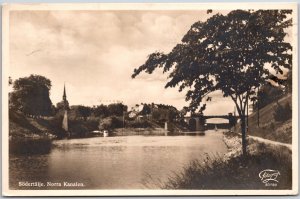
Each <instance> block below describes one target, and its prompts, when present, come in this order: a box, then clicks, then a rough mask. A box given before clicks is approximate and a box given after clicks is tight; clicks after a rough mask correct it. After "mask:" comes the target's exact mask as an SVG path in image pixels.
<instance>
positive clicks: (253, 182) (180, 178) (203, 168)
mask: <svg viewBox="0 0 300 199" xmlns="http://www.w3.org/2000/svg"><path fill="white" fill-rule="evenodd" d="M223 136H224V142H225V144H226V145H227V147H228V153H226V154H225V155H224V156H220V155H216V156H213V157H211V156H208V155H206V157H205V158H204V161H203V162H201V161H199V160H194V161H192V162H190V163H189V164H188V165H187V166H185V167H184V168H183V171H182V172H179V173H176V172H175V173H174V174H173V175H172V176H170V177H169V178H168V180H167V181H166V182H163V183H161V182H160V181H159V180H158V181H156V180H153V182H154V183H155V182H160V184H159V186H160V187H161V188H162V189H197V190H201V189H206V190H207V189H213V190H214V189H221V190H226V189H227V190H228V189H291V188H292V152H291V150H290V149H289V148H287V147H284V146H276V145H271V144H265V143H260V142H257V141H255V140H252V139H247V141H248V148H247V150H248V154H247V155H246V156H243V155H242V147H241V144H242V143H241V136H240V135H238V134H235V133H231V132H229V131H226V132H224V135H223ZM265 169H273V170H278V171H279V172H280V175H279V177H278V183H272V182H270V183H266V184H265V183H263V182H262V181H261V179H260V178H259V173H260V172H261V171H263V170H265ZM153 182H150V183H153ZM145 186H146V187H147V186H148V185H147V184H146V185H145Z"/></svg>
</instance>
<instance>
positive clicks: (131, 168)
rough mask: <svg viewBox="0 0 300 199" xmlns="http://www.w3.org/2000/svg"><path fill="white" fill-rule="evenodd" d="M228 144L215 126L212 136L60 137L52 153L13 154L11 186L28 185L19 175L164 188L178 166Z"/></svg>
mask: <svg viewBox="0 0 300 199" xmlns="http://www.w3.org/2000/svg"><path fill="white" fill-rule="evenodd" d="M226 150H227V148H226V146H225V145H224V143H223V141H222V135H221V133H215V132H213V133H206V136H171V137H169V136H147V137H146V136H127V137H107V138H102V137H97V138H88V139H71V140H57V141H54V142H53V143H52V149H51V151H50V153H49V154H43V155H32V156H31V155H24V156H11V159H10V179H12V180H11V182H10V186H11V188H18V189H22V188H23V189H25V188H26V187H18V182H19V181H41V182H64V181H68V182H80V183H84V185H85V187H47V186H46V187H42V189H73V188H74V189H78V188H84V189H143V188H160V187H159V184H160V183H162V182H164V181H166V180H167V178H168V176H170V175H171V174H172V172H175V171H176V172H177V171H180V170H181V169H182V168H183V166H185V165H186V164H188V163H189V162H190V161H191V160H193V159H202V158H203V154H205V153H209V154H216V153H219V154H223V153H225V152H226ZM31 189H37V188H32V187H31ZM39 189H41V188H39Z"/></svg>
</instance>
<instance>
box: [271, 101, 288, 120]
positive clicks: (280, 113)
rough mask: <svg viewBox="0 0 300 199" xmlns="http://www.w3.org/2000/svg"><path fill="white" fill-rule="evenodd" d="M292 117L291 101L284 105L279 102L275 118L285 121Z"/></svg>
mask: <svg viewBox="0 0 300 199" xmlns="http://www.w3.org/2000/svg"><path fill="white" fill-rule="evenodd" d="M291 118H292V109H291V107H290V104H289V103H286V104H285V105H284V106H283V105H281V104H279V103H277V107H276V108H275V112H274V119H275V121H278V122H284V121H287V120H288V119H291Z"/></svg>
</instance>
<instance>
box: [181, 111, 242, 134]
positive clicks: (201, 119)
mask: <svg viewBox="0 0 300 199" xmlns="http://www.w3.org/2000/svg"><path fill="white" fill-rule="evenodd" d="M212 118H222V119H227V120H228V123H227V127H228V128H231V127H233V126H234V125H235V124H236V121H237V119H238V117H237V116H234V115H232V113H228V115H203V114H200V113H196V114H193V115H191V116H190V117H185V118H184V120H185V122H186V123H187V124H188V125H189V128H190V130H191V131H204V130H206V129H207V128H209V129H211V127H212V125H216V126H217V127H218V126H219V127H222V128H223V127H226V124H225V123H222V124H219V125H218V124H212V123H209V125H207V122H206V120H207V119H212Z"/></svg>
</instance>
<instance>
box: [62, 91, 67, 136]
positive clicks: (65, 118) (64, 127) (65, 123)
mask: <svg viewBox="0 0 300 199" xmlns="http://www.w3.org/2000/svg"><path fill="white" fill-rule="evenodd" d="M63 103H64V118H63V122H62V128H63V129H64V130H65V131H66V132H68V130H69V128H68V109H69V102H68V101H67V95H66V86H65V85H64V93H63Z"/></svg>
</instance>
